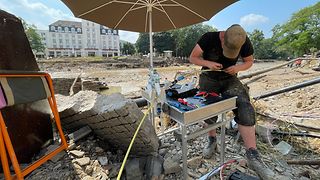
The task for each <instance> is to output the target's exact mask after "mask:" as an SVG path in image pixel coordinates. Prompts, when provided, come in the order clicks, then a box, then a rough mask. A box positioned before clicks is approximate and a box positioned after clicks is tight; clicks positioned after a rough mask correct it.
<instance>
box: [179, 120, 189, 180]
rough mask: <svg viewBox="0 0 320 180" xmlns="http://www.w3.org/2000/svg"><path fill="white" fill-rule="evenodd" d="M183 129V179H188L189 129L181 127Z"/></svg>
mask: <svg viewBox="0 0 320 180" xmlns="http://www.w3.org/2000/svg"><path fill="white" fill-rule="evenodd" d="M180 127H181V136H182V137H181V139H182V168H183V169H182V174H183V179H187V177H188V163H187V159H188V157H187V155H188V149H187V128H186V126H185V125H182V124H181V125H180Z"/></svg>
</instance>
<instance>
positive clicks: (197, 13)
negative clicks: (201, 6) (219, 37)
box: [171, 0, 208, 21]
mask: <svg viewBox="0 0 320 180" xmlns="http://www.w3.org/2000/svg"><path fill="white" fill-rule="evenodd" d="M171 1H172V2H173V3H176V4H177V5H179V6H181V7H183V8H185V9H186V10H188V11H190V12H191V13H193V14H195V15H197V16H198V17H200V18H202V19H203V20H206V21H207V20H208V19H207V18H205V17H203V16H201V15H200V14H198V13H197V12H195V11H193V10H191V9H190V8H188V7H186V6H184V5H182V4H180V3H178V2H176V1H174V0H171Z"/></svg>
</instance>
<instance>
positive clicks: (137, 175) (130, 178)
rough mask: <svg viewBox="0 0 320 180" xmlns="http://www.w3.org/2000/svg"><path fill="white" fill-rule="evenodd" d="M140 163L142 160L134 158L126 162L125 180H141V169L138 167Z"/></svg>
mask: <svg viewBox="0 0 320 180" xmlns="http://www.w3.org/2000/svg"><path fill="white" fill-rule="evenodd" d="M142 161H143V160H142V159H139V158H134V159H131V160H129V161H128V162H127V164H126V167H125V168H126V179H127V180H135V179H143V167H141V166H140V163H141V162H142ZM142 163H143V162H142Z"/></svg>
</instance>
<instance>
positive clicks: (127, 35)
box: [119, 30, 139, 43]
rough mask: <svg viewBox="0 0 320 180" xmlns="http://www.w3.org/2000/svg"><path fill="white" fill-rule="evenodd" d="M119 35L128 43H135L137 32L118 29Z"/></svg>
mask: <svg viewBox="0 0 320 180" xmlns="http://www.w3.org/2000/svg"><path fill="white" fill-rule="evenodd" d="M119 36H120V39H121V40H124V41H128V42H130V43H136V41H137V39H138V37H139V33H137V32H130V31H122V30H120V31H119Z"/></svg>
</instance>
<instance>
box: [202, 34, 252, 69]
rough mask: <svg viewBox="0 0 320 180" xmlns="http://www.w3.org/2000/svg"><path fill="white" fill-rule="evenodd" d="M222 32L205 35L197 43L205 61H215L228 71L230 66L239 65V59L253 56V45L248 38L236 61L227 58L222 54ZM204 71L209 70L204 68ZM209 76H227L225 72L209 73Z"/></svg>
mask: <svg viewBox="0 0 320 180" xmlns="http://www.w3.org/2000/svg"><path fill="white" fill-rule="evenodd" d="M219 33H220V32H207V33H205V34H204V35H203V36H202V37H201V38H200V39H199V41H198V42H197V43H198V45H199V46H200V48H201V49H202V51H203V59H205V60H209V61H214V62H217V63H220V64H222V66H223V68H222V69H226V68H228V67H230V66H233V65H235V64H236V63H237V61H238V59H239V57H240V56H241V57H248V56H250V55H252V54H253V47H252V44H251V42H250V40H249V38H248V37H247V39H246V41H245V43H244V44H243V45H242V47H241V50H240V52H239V55H238V57H237V58H235V59H230V58H227V57H225V56H224V55H223V53H222V45H221V41H220V38H219ZM202 69H208V67H203V68H202ZM209 74H211V75H214V74H226V73H224V72H222V73H221V72H220V73H217V72H209Z"/></svg>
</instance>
